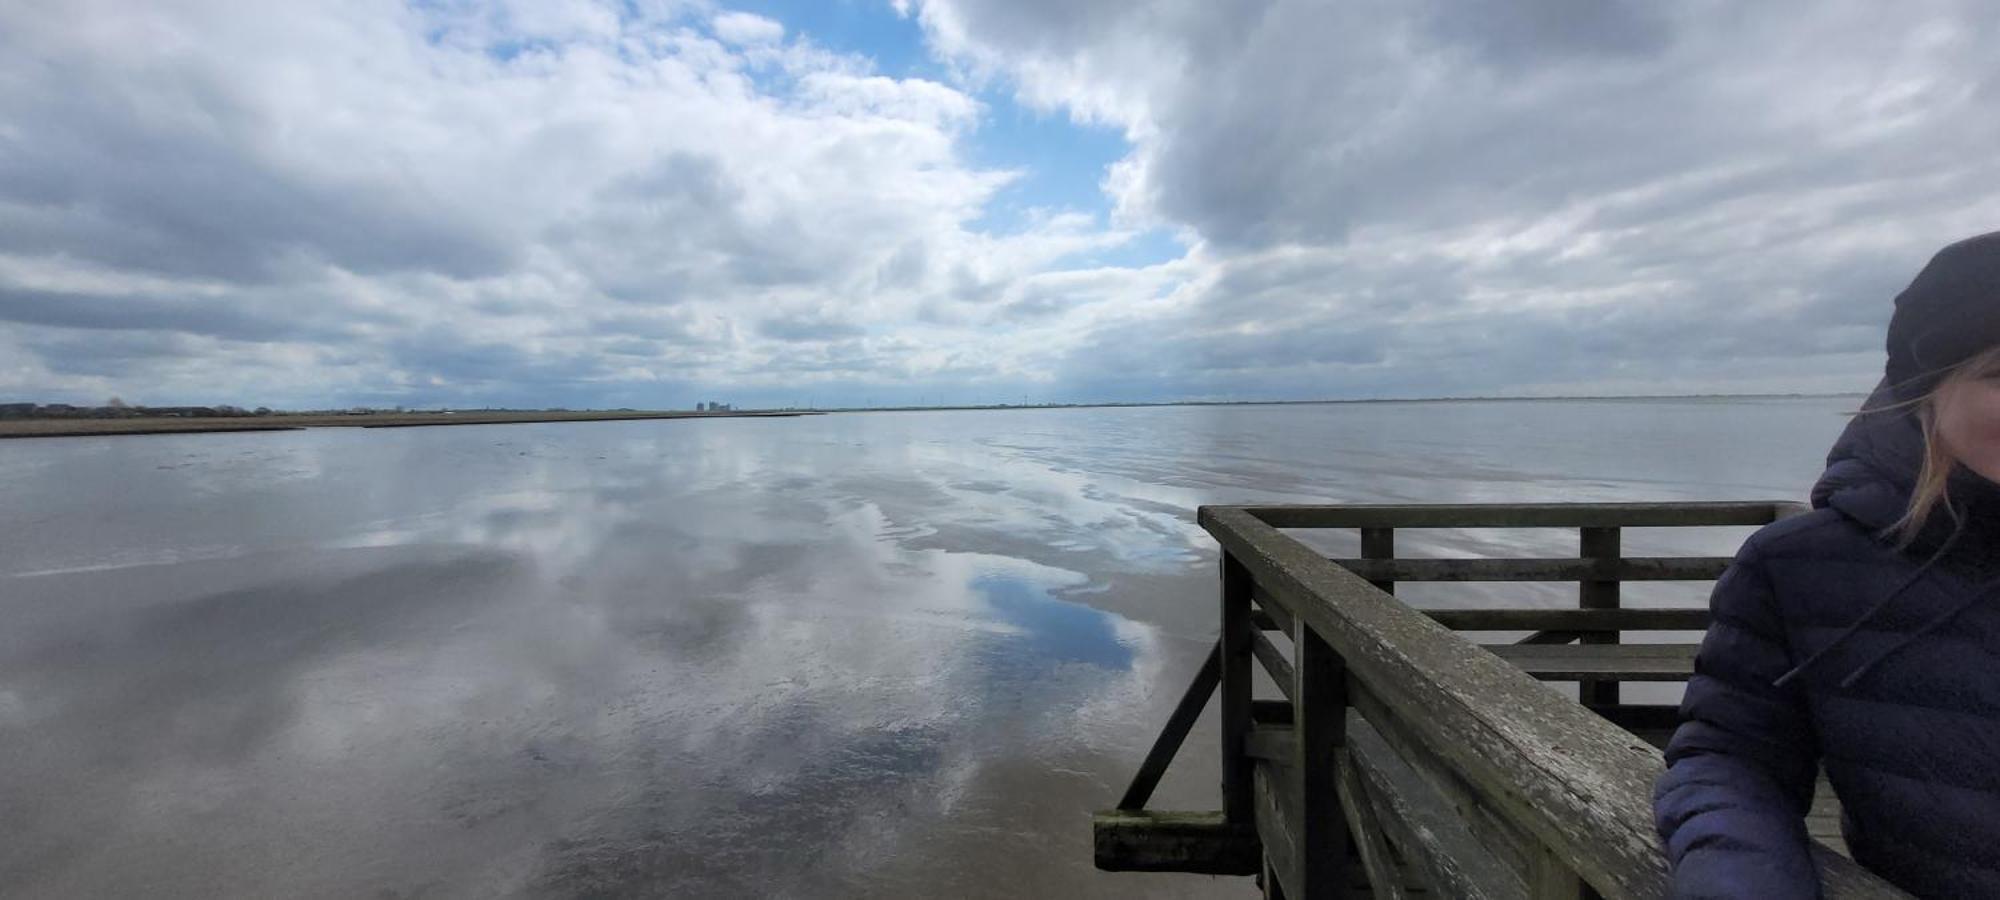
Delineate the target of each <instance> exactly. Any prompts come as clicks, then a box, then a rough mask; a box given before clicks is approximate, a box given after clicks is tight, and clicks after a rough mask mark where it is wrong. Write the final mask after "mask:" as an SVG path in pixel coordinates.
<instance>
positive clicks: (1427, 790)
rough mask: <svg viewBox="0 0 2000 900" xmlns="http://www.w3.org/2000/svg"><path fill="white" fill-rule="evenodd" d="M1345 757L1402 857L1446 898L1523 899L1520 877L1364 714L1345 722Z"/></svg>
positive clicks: (1481, 899)
mask: <svg viewBox="0 0 2000 900" xmlns="http://www.w3.org/2000/svg"><path fill="white" fill-rule="evenodd" d="M1345 753H1346V754H1347V755H1348V757H1349V758H1350V759H1352V761H1353V764H1354V772H1355V774H1356V776H1357V779H1358V780H1359V781H1360V782H1361V784H1362V786H1363V788H1364V790H1365V792H1366V793H1367V795H1368V797H1369V798H1370V800H1371V802H1372V803H1373V805H1374V807H1375V809H1377V810H1378V811H1379V813H1380V815H1379V816H1378V817H1377V821H1379V822H1381V823H1382V825H1383V827H1384V828H1385V830H1387V832H1388V835H1389V839H1390V840H1391V841H1393V842H1395V844H1396V845H1397V846H1398V847H1401V848H1403V855H1404V857H1405V858H1408V859H1410V860H1411V861H1412V862H1413V863H1415V865H1416V866H1417V867H1418V868H1419V869H1420V870H1422V871H1423V872H1424V874H1425V878H1426V880H1427V881H1428V883H1429V884H1430V886H1431V887H1433V888H1435V889H1436V890H1437V892H1438V893H1439V894H1441V895H1442V896H1445V897H1464V898H1468V900H1502V898H1507V900H1511V898H1518V897H1521V896H1523V895H1524V894H1525V892H1526V891H1525V888H1524V886H1523V885H1522V882H1521V877H1520V876H1519V875H1518V874H1516V873H1515V872H1514V870H1512V869H1510V868H1508V867H1507V866H1506V865H1505V864H1504V863H1502V862H1501V861H1500V860H1499V859H1498V858H1497V857H1496V856H1495V855H1494V854H1493V853H1492V851H1490V850H1489V849H1488V848H1487V847H1486V846H1485V845H1484V844H1482V843H1480V841H1479V840H1478V839H1477V838H1476V837H1474V836H1473V833H1472V831H1471V830H1470V829H1469V828H1468V827H1467V825H1466V822H1465V820H1464V819H1463V818H1461V815H1460V813H1459V811H1458V810H1457V809H1455V808H1454V807H1453V806H1452V804H1451V803H1450V801H1448V800H1447V799H1446V798H1445V797H1444V796H1443V795H1441V794H1438V793H1437V792H1436V791H1434V790H1433V789H1432V788H1431V786H1430V785H1429V784H1428V783H1426V782H1425V781H1424V780H1423V779H1422V778H1421V777H1420V776H1419V775H1418V774H1417V773H1416V771H1415V770H1413V769H1411V768H1410V766H1409V765H1408V764H1407V763H1406V762H1405V761H1404V760H1403V759H1401V758H1400V757H1399V756H1398V755H1397V753H1396V752H1395V750H1393V749H1391V748H1390V746H1389V745H1388V743H1387V742H1386V741H1385V740H1384V739H1383V737H1382V735H1381V734H1380V733H1379V732H1378V731H1377V730H1376V729H1375V727H1374V725H1373V724H1372V723H1369V722H1367V721H1366V720H1365V719H1363V718H1362V717H1361V716H1360V715H1358V714H1357V715H1350V716H1349V717H1348V722H1347V747H1346V748H1345Z"/></svg>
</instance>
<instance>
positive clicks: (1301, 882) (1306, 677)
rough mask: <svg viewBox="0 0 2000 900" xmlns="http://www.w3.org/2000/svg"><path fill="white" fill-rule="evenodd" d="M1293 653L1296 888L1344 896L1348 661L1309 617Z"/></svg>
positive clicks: (1303, 894)
mask: <svg viewBox="0 0 2000 900" xmlns="http://www.w3.org/2000/svg"><path fill="white" fill-rule="evenodd" d="M1292 657H1293V661H1292V734H1293V741H1292V753H1293V757H1292V771H1293V773H1294V778H1293V780H1294V782H1295V784H1296V790H1297V791H1298V792H1299V794H1298V798H1297V803H1298V805H1297V807H1296V808H1297V809H1298V811H1299V818H1298V822H1297V823H1296V824H1297V829H1298V848H1299V852H1298V868H1299V872H1298V876H1297V878H1296V880H1295V881H1294V883H1293V892H1294V894H1295V895H1296V896H1297V897H1299V898H1301V900H1316V898H1321V897H1335V896H1338V895H1340V893H1341V892H1342V890H1343V889H1344V888H1345V887H1346V885H1347V871H1346V870H1347V862H1348V860H1347V857H1348V852H1347V840H1348V833H1347V816H1346V815H1345V813H1344V812H1343V811H1342V809H1341V797H1340V791H1341V789H1342V788H1341V784H1340V780H1339V767H1338V766H1337V764H1336V763H1337V761H1338V759H1339V756H1340V752H1341V749H1342V747H1344V746H1345V745H1346V743H1347V739H1346V736H1347V664H1346V663H1345V662H1344V661H1343V660H1341V658H1340V655H1339V654H1338V653H1335V652H1334V650H1333V647H1331V646H1329V645H1328V644H1327V642H1326V639H1325V638H1322V637H1320V636H1319V633H1318V632H1316V631H1314V630H1313V629H1312V626H1310V625H1308V624H1306V623H1305V622H1304V621H1303V620H1299V621H1298V622H1297V624H1296V625H1295V626H1294V629H1293V632H1292ZM1355 799H1357V800H1358V799H1360V798H1355Z"/></svg>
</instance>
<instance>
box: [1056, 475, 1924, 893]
mask: <svg viewBox="0 0 2000 900" xmlns="http://www.w3.org/2000/svg"><path fill="white" fill-rule="evenodd" d="M1799 509H1800V508H1799V507H1798V506H1797V505H1796V504H1786V503H1662V504H1533V505H1474V506H1309V507H1203V508H1202V510H1201V512H1200V521H1201V523H1202V525H1203V527H1204V528H1206V529H1207V530H1208V531H1209V533H1210V534H1212V535H1214V536H1215V538H1216V540H1217V541H1218V542H1219V543H1220V544H1221V546H1222V550H1223V559H1222V577H1221V634H1220V637H1219V638H1218V639H1217V642H1216V645H1215V647H1214V648H1213V649H1212V650H1211V652H1210V654H1209V657H1208V659H1207V661H1206V662H1205V663H1204V665H1203V666H1202V668H1201V669H1200V671H1199V672H1197V673H1196V676H1195V679H1194V682H1193V683H1192V684H1190V685H1189V687H1188V690H1187V692H1186V693H1185V694H1184V695H1183V697H1182V699H1181V701H1180V703H1179V705H1178V706H1177V708H1176V709H1175V711H1174V713H1173V715H1172V716H1171V717H1170V719H1169V720H1168V722H1167V724H1166V726H1165V728H1164V729H1163V731H1162V733H1161V735H1160V736H1159V738H1158V740H1156V741H1155V743H1154V746H1153V748H1152V750H1151V751H1150V752H1149V753H1148V754H1147V757H1146V759H1145V761H1144V762H1143V763H1142V764H1141V766H1140V768H1139V771H1138V773H1137V775H1135V777H1134V778H1133V780H1132V784H1131V787H1130V788H1129V789H1128V790H1127V791H1126V792H1125V795H1124V797H1123V798H1122V799H1121V800H1120V802H1119V805H1118V808H1117V809H1115V810H1111V811H1107V812H1104V813H1100V814H1099V815H1098V816H1097V819H1096V823H1095V825H1096V827H1095V832H1096V859H1097V863H1098V865H1099V866H1100V867H1101V868H1106V869H1113V870H1148V871H1180V872H1202V873H1208V874H1241V875H1256V876H1257V877H1258V880H1259V884H1260V885H1261V887H1262V889H1263V891H1264V893H1265V895H1266V896H1267V897H1292V898H1308V897H1345V896H1372V897H1376V898H1396V897H1415V896H1428V897H1438V896H1442V897H1496V898H1498V897H1508V898H1514V897H1533V898H1557V897H1560V898H1565V900H1568V898H1585V897H1608V898H1625V897H1663V896H1666V893H1667V888H1668V880H1667V870H1666V863H1665V860H1664V859H1663V857H1662V855H1661V852H1660V848H1659V842H1658V838H1657V837H1656V836H1655V835H1654V833H1653V827H1652V816H1651V806H1652V803H1651V793H1652V784H1653V781H1654V780H1655V779H1656V778H1657V777H1658V774H1659V770H1660V765H1661V761H1660V751H1659V748H1660V747H1661V746H1663V745H1664V744H1665V742H1666V740H1667V738H1668V737H1670V736H1671V734H1672V732H1673V728H1674V726H1675V724H1676V715H1675V712H1676V711H1675V709H1674V708H1673V707H1672V706H1665V705H1658V704H1634V703H1626V702H1622V701H1623V698H1622V697H1621V691H1620V690H1619V686H1620V684H1622V683H1624V682H1665V683H1672V682H1680V681H1686V680H1687V679H1688V678H1690V677H1692V674H1693V671H1694V653H1695V645H1694V644H1692V643H1669V642H1659V640H1658V636H1657V635H1658V633H1662V632H1682V633H1683V635H1685V634H1686V633H1688V632H1696V631H1700V630H1702V629H1704V628H1706V626H1707V621H1708V619H1707V612H1706V610H1704V609H1626V608H1624V607H1623V606H1622V603H1621V599H1622V598H1621V592H1620V585H1621V584H1622V583H1624V582H1626V581H1691V582H1698V581H1707V580H1712V579H1714V578H1716V577H1717V576H1718V575H1720V573H1721V572H1722V570H1723V569H1724V568H1725V567H1726V566H1727V562H1728V561H1727V560H1726V559H1720V558H1714V557H1671V558H1662V557H1636V558H1627V557H1623V556H1622V555H1621V554H1620V549H1621V546H1620V544H1621V541H1620V536H1621V529H1622V528H1627V527H1707V526H1720V525H1728V526H1746V525H1761V524H1765V523H1768V522H1771V521H1774V520H1775V519H1777V518H1781V517H1783V516H1785V515H1790V514H1793V513H1795V512H1797V511H1799ZM1280 528H1286V529H1314V528H1351V529H1358V530H1359V531H1360V539H1361V556H1360V557H1359V558H1353V559H1329V558H1326V557H1324V556H1321V555H1319V554H1318V553H1316V552H1315V551H1313V550H1312V549H1311V548H1309V547H1308V546H1306V545H1305V544H1304V543H1302V542H1300V541H1299V540H1297V539H1295V538H1294V537H1292V536H1291V535H1288V534H1286V533H1285V532H1283V531H1280V530H1279V529H1280ZM1408 528H1570V529H1576V531H1577V534H1578V544H1577V547H1578V553H1577V555H1576V556H1575V557H1573V558H1556V559H1404V558H1397V557H1396V554H1395V537H1396V531H1397V530H1398V529H1408ZM1409 581H1434V582H1472V581H1571V582H1575V583H1576V584H1577V585H1578V589H1577V596H1578V605H1577V607H1576V608H1573V609H1432V610H1418V609H1416V608H1413V607H1411V606H1409V605H1408V604H1406V603H1403V602H1401V601H1399V600H1398V599H1397V598H1396V597H1395V596H1393V594H1394V591H1395V589H1396V584H1397V583H1398V582H1409ZM1648 632H1652V633H1654V634H1655V637H1654V639H1653V640H1650V641H1649V640H1644V639H1637V640H1632V641H1627V640H1626V638H1627V636H1628V635H1632V636H1635V637H1639V638H1643V637H1644V636H1645V634H1646V633H1648ZM1523 634H1525V636H1521V635H1523ZM1475 637H1476V640H1475ZM1507 637H1512V638H1513V642H1511V643H1496V642H1495V641H1497V640H1504V639H1506V638H1507ZM1253 667H1261V668H1263V669H1264V671H1265V672H1266V673H1267V674H1268V675H1269V676H1270V683H1272V684H1274V685H1275V686H1276V688H1277V693H1278V694H1279V695H1280V696H1279V697H1258V696H1255V693H1254V690H1253V682H1254V680H1253V678H1252V671H1253ZM1571 684H1574V687H1571V686H1570V685H1571ZM1212 696H1219V697H1220V701H1219V702H1220V713H1221V714H1220V723H1221V741H1222V773H1221V786H1222V803H1221V809H1218V810H1212V811H1196V812H1158V811H1152V810H1147V809H1146V808H1145V807H1146V803H1147V801H1148V800H1149V799H1150V798H1151V796H1152V792H1153V788H1154V787H1155V786H1156V785H1157V784H1158V783H1159V780H1160V777H1161V776H1162V775H1163V774H1164V772H1165V771H1166V769H1167V767H1168V765H1169V764H1171V762H1172V760H1173V758H1174V755H1175V753H1176V752H1177V751H1178V749H1179V748H1180V746H1181V743H1182V742H1183V741H1184V740H1185V738H1186V736H1187V735H1188V733H1189V732H1190V731H1191V729H1192V727H1193V724H1194V721H1195V719H1196V718H1197V717H1199V715H1200V714H1201V712H1202V710H1203V709H1204V708H1205V707H1206V706H1207V705H1208V703H1209V700H1210V698H1211V697H1212ZM1838 820H1839V807H1838V804H1837V803H1835V802H1834V799H1833V797H1832V794H1831V792H1830V791H1829V790H1827V788H1826V785H1825V784H1824V782H1822V784H1821V786H1820V797H1819V798H1818V800H1817V801H1816V803H1815V805H1814V808H1813V811H1812V814H1811V815H1810V816H1809V817H1808V819H1807V826H1808V829H1809V830H1810V832H1811V833H1812V835H1813V836H1814V837H1815V838H1817V839H1818V840H1819V841H1820V842H1821V846H1819V847H1817V848H1816V849H1815V856H1816V860H1817V861H1818V863H1819V865H1820V877H1821V882H1822V885H1823V888H1824V891H1825V894H1826V895H1827V896H1829V897H1894V896H1901V895H1900V894H1899V893H1898V892H1896V891H1895V890H1894V889H1893V888H1891V887H1890V886H1889V885H1887V884H1886V883H1884V882H1882V881H1881V880H1880V879H1877V878H1875V877H1874V876H1872V875H1870V874H1869V873H1867V872H1866V871H1864V870H1862V869H1861V868H1860V867H1858V866H1856V865H1854V864H1853V863H1852V862H1851V861H1849V860H1847V859H1846V858H1845V857H1844V856H1843V855H1842V854H1843V853H1844V848H1843V847H1842V846H1841V844H1840V842H1839V834H1838V832H1839V826H1838Z"/></svg>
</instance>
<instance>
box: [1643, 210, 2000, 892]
mask: <svg viewBox="0 0 2000 900" xmlns="http://www.w3.org/2000/svg"><path fill="white" fill-rule="evenodd" d="M1995 346H2000V232H1996V233H1994V234H1989V235H1983V236H1981V237H1977V238H1972V239H1970V240H1967V241H1962V242H1960V243H1957V244H1953V245H1952V246H1950V247H1947V248H1945V249H1944V250H1942V251H1940V252H1939V253H1938V255H1937V256H1936V257H1935V258H1933V259H1932V260H1931V262H1930V264H1929V265H1927V266H1926V267H1925V268H1924V270H1923V272H1922V273H1920V274H1919V275H1918V276H1917V278H1916V280H1915V281H1914V282H1912V283H1911V285H1910V287H1909V288H1908V289H1906V290H1905V291H1904V292H1903V293H1902V294H1901V295H1900V296H1898V297H1897V299H1896V312H1895V316H1894V319H1893V320H1892V321H1891V324H1890V328H1889V364H1888V369H1887V372H1886V375H1885V377H1884V378H1883V381H1882V383H1881V385H1880V386H1878V387H1877V388H1876V390H1875V392H1874V394H1873V396H1871V397H1869V399H1868V402H1867V403H1866V404H1865V406H1864V410H1865V411H1864V412H1863V413H1862V414H1860V415H1857V416H1856V417H1855V418H1854V420H1853V421H1852V422H1851V423H1850V424H1849V425H1848V427H1847V430H1846V431H1845V432H1844V433H1843V434H1842V435H1841V436H1840V439H1839V440H1838V441H1837V442H1836V443H1835V444H1834V446H1833V450H1832V453H1831V454H1830V455H1829V457H1828V459H1827V468H1826V472H1825V474H1824V475H1823V476H1821V478H1820V480H1819V483H1818V485H1817V486H1815V487H1814V488H1813V491H1812V506H1813V507H1814V508H1813V511H1812V512H1811V513H1809V514H1807V515H1802V516H1796V517H1793V518H1790V519H1786V520H1784V521H1780V522H1777V523H1775V524H1772V525H1769V526H1766V527H1765V528H1763V529H1761V530H1760V531H1758V532H1757V533H1756V534H1755V535H1753V536H1751V538H1750V539H1749V540H1748V541H1746V542H1745V543H1744V545H1743V548H1742V550H1741V551H1739V552H1738V554H1737V556H1736V559H1735V561H1734V562H1733V563H1732V564H1731V565H1730V567H1729V569H1728V571H1726V572H1725V573H1724V574H1723V576H1722V578H1721V579H1720V580H1719V581H1717V583H1716V586H1715V592H1714V594H1713V596H1712V597H1711V600H1710V606H1711V610H1712V613H1713V615H1712V619H1711V624H1710V626H1709V631H1708V635H1707V637H1706V638H1705V639H1704V640H1703V641H1702V645H1701V651H1700V655H1699V657H1698V658H1697V660H1696V663H1695V676H1694V678H1693V680H1691V681H1690V682H1689V683H1688V688H1687V695H1686V699H1685V700H1684V701H1683V702H1682V705H1681V716H1682V720H1683V724H1682V725H1681V727H1680V730H1679V731H1678V732H1676V733H1675V735H1674V738H1673V741H1672V743H1671V744H1670V745H1669V746H1668V748H1667V766H1668V768H1667V771H1666V773H1665V774H1664V775H1663V776H1661V778H1660V781H1659V785H1658V787H1657V790H1656V792H1655V798H1654V801H1655V802H1654V807H1655V817H1656V822H1657V824H1658V827H1659V830H1660V836H1661V838H1662V839H1663V841H1664V842H1665V845H1666V850H1667V854H1668V857H1669V859H1670V861H1671V862H1672V865H1673V871H1674V892H1675V895H1676V896H1681V897H1755V898H1759V900H1779V898H1790V897H1817V896H1819V895H1820V887H1819V883H1818V877H1817V875H1816V873H1815V870H1814V867H1813V864H1812V860H1811V855H1810V853H1809V851H1808V839H1807V836H1806V830H1805V824H1804V821H1803V816H1804V814H1805V813H1806V811H1807V808H1808V807H1809V805H1810V804H1811V802H1812V796H1813V787H1814V782H1815V781H1816V779H1817V775H1818V772H1819V770H1820V768H1821V767H1822V766H1824V768H1825V771H1826V775H1827V778H1828V779H1829V780H1830V781H1831V782H1832V784H1833V788H1834V791H1835V792H1836V793H1837V794H1838V795H1839V797H1840V801H1841V808H1842V813H1843V815H1842V821H1841V827H1842V832H1843V834H1844V835H1845V837H1846V839H1847V843H1848V847H1849V848H1850V850H1851V851H1852V852H1853V854H1854V858H1855V860H1856V861H1857V862H1859V863H1861V864H1862V865H1864V866H1866V867H1867V868H1869V869H1870V870H1872V871H1874V872H1875V873H1876V874H1878V875H1881V876H1882V877H1884V878H1886V879H1888V880H1889V881H1891V882H1894V883H1895V884H1896V885H1897V886H1899V887H1901V888H1903V889H1904V890H1907V891H1910V892H1912V893H1914V894H1917V895H1919V896H1923V897H1954V898H1956V897H1994V898H2000V485H1996V484H1995V483H1994V482H1993V481H1990V480H1988V479H1986V478H1984V477H1981V476H1980V475H1978V474H1976V473H1974V472H1972V471H1971V470H1969V469H1967V468H1965V467H1964V466H1954V467H1953V469H1952V471H1951V474H1950V476H1949V478H1948V479H1947V481H1946V489H1945V494H1944V499H1943V502H1942V503H1940V504H1939V505H1938V506H1937V507H1936V508H1935V510H1934V511H1933V512H1932V513H1930V514H1929V515H1928V516H1926V517H1924V518H1923V519H1922V520H1921V521H1920V523H1919V526H1920V527H1914V528H1912V529H1909V530H1908V531H1906V532H1899V531H1897V529H1895V527H1894V526H1896V525H1897V524H1898V523H1899V522H1900V521H1901V520H1902V519H1903V518H1904V516H1905V514H1906V513H1907V512H1909V510H1910V509H1911V497H1912V494H1913V493H1914V492H1916V491H1917V490H1918V480H1919V473H1920V472H1921V471H1923V469H1924V461H1925V457H1926V453H1927V452H1928V447H1927V442H1926V438H1925V430H1924V426H1923V425H1922V424H1921V422H1920V420H1919V418H1918V414H1917V410H1918V408H1919V404H1918V402H1917V401H1920V400H1921V399H1922V398H1924V397H1925V396H1927V395H1928V394H1929V392H1930V391H1931V390H1932V389H1933V388H1935V387H1936V386H1937V385H1938V383H1939V380H1940V378H1941V377H1942V372H1943V371H1944V370H1947V369H1950V368H1952V367H1954V366H1956V365H1958V364H1960V363H1962V362H1965V361H1966V360H1968V359H1972V358H1974V357H1976V356H1980V355H1981V354H1984V353H1985V352H1986V351H1988V350H1990V349H1992V348H1994V347H1995ZM1875 410H1882V411H1879V412H1877V411H1875Z"/></svg>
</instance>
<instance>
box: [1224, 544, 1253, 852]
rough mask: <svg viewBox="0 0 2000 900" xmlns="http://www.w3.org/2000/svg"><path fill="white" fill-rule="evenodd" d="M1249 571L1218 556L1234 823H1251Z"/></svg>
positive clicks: (1227, 777) (1228, 798) (1229, 812)
mask: <svg viewBox="0 0 2000 900" xmlns="http://www.w3.org/2000/svg"><path fill="white" fill-rule="evenodd" d="M1251 586H1252V582H1251V579H1250V572H1249V570H1247V569H1245V568H1243V564H1242V563H1240V562H1237V560H1236V557H1234V556H1232V555H1230V554H1229V553H1228V552H1227V551H1224V552H1223V554H1222V636H1221V639H1220V643H1219V645H1218V650H1219V652H1220V654H1221V662H1222V685H1221V688H1220V691H1221V695H1222V699H1221V714H1222V715H1221V719H1222V722H1221V724H1222V815H1223V819H1224V820H1225V821H1227V822H1229V823H1230V824H1233V825H1247V824H1250V822H1251V819H1252V812H1251V809H1252V803H1253V801H1254V797H1253V796H1252V792H1253V787H1252V785H1251V780H1250V779H1251V765H1252V764H1251V761H1250V757H1249V756H1247V755H1245V753H1244V750H1243V739H1244V738H1245V737H1247V736H1248V735H1249V733H1250V631H1251V629H1252V628H1255V627H1256V626H1255V625H1254V624H1252V623H1251V621H1250V592H1251Z"/></svg>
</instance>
